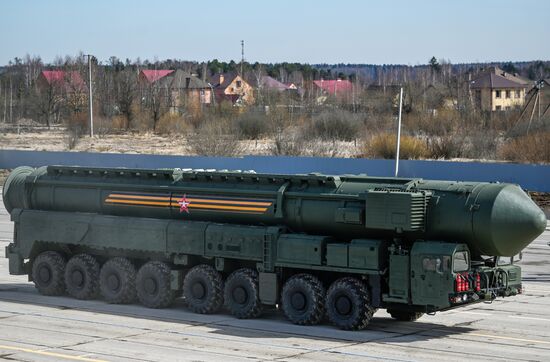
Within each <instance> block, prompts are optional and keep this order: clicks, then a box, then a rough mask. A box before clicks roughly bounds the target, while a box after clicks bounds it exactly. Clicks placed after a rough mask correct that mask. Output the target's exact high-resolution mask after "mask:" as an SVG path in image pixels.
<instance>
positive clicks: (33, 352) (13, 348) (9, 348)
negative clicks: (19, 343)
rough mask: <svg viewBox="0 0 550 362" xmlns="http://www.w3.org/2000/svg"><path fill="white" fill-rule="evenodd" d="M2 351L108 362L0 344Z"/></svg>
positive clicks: (91, 361) (88, 361) (87, 361)
mask: <svg viewBox="0 0 550 362" xmlns="http://www.w3.org/2000/svg"><path fill="white" fill-rule="evenodd" d="M0 349H7V350H10V351H18V352H25V353H32V354H38V355H42V356H50V357H57V358H63V359H69V360H73V361H86V362H106V361H104V360H101V359H93V358H86V357H81V356H71V355H70V354H63V353H56V352H48V351H41V350H38V349H30V348H23V347H13V346H5V345H3V344H0Z"/></svg>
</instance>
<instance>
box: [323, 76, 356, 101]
mask: <svg viewBox="0 0 550 362" xmlns="http://www.w3.org/2000/svg"><path fill="white" fill-rule="evenodd" d="M313 85H314V87H316V88H317V89H319V90H322V91H323V92H326V93H327V94H332V95H335V96H337V97H339V96H343V95H346V94H348V93H350V92H351V91H352V89H353V84H352V83H351V82H350V81H349V80H342V79H336V80H323V79H321V80H315V81H313Z"/></svg>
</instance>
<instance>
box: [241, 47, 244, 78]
mask: <svg viewBox="0 0 550 362" xmlns="http://www.w3.org/2000/svg"><path fill="white" fill-rule="evenodd" d="M243 65H244V40H241V77H242V76H243Z"/></svg>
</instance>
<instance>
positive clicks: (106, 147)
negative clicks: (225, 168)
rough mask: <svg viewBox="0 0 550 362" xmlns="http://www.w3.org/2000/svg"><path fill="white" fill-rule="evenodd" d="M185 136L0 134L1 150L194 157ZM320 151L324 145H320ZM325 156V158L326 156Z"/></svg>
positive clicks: (261, 147)
mask: <svg viewBox="0 0 550 362" xmlns="http://www.w3.org/2000/svg"><path fill="white" fill-rule="evenodd" d="M188 137H193V136H192V135H183V134H177V135H158V134H155V133H138V132H135V133H133V132H129V133H124V134H105V135H96V136H94V138H90V137H88V136H82V137H80V138H78V140H77V141H76V143H75V145H74V147H73V148H71V147H69V146H70V143H71V137H70V136H69V134H68V133H67V132H66V131H65V130H64V129H63V128H52V129H51V130H48V131H44V130H41V131H37V130H32V129H30V130H21V131H20V132H3V133H2V132H1V131H0V149H16V150H29V151H75V152H107V153H134V154H142V153H143V154H157V155H195V154H196V153H194V151H193V149H192V148H191V147H190V146H189V143H188V141H187V139H188ZM273 143H274V141H273V140H270V139H266V140H242V141H239V149H240V150H241V151H240V153H241V154H243V155H270V154H272V152H271V147H272V145H273ZM326 143H327V145H326V147H325V148H326V150H327V153H328V152H329V151H330V150H332V149H335V150H337V152H335V153H334V154H331V156H337V157H356V156H357V154H358V152H359V147H358V144H357V143H355V142H342V141H338V142H336V144H335V143H333V142H326ZM319 147H320V148H321V149H322V148H323V145H320V146H319ZM325 156H328V154H326V155H325Z"/></svg>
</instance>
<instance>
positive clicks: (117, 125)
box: [112, 114, 129, 129]
mask: <svg viewBox="0 0 550 362" xmlns="http://www.w3.org/2000/svg"><path fill="white" fill-rule="evenodd" d="M112 127H113V129H128V127H129V121H128V117H126V116H125V115H123V114H121V115H118V116H114V117H113V119H112Z"/></svg>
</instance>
